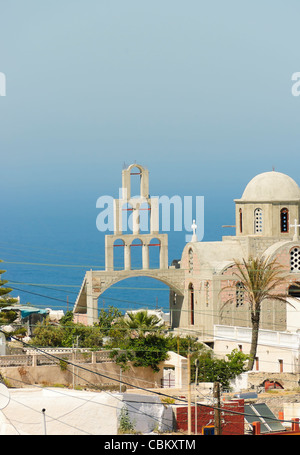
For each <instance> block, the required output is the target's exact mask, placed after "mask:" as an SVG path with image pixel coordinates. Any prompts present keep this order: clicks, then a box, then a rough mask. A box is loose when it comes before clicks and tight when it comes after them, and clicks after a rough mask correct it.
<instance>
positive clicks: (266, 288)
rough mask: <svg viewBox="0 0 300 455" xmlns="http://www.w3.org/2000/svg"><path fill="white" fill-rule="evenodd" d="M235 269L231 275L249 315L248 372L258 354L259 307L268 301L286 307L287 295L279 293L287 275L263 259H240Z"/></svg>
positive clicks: (274, 263)
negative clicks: (239, 288) (250, 331)
mask: <svg viewBox="0 0 300 455" xmlns="http://www.w3.org/2000/svg"><path fill="white" fill-rule="evenodd" d="M234 265H235V266H236V268H237V272H234V274H233V275H234V276H235V277H236V279H237V281H238V282H239V283H240V285H241V289H242V290H243V293H244V302H247V303H248V305H249V311H250V315H251V325H252V337H251V347H250V358H249V362H248V366H247V369H248V370H249V371H251V370H252V368H253V365H254V359H255V357H256V351H257V343H258V332H259V325H260V315H261V308H262V304H263V303H264V302H265V301H266V300H270V299H272V300H277V301H280V302H284V303H287V293H282V292H279V291H278V289H280V287H281V286H282V285H284V284H286V273H285V272H284V269H283V267H282V266H281V265H280V264H278V263H277V262H276V260H275V259H274V260H271V261H269V259H268V258H264V257H263V256H262V257H258V258H253V257H249V259H248V260H247V261H246V260H245V259H242V261H237V260H234ZM235 285H236V283H234V284H232V285H228V286H225V288H223V289H222V291H223V290H225V289H228V288H232V287H234V286H235ZM231 301H232V297H231V298H229V299H228V300H227V301H226V302H225V303H224V304H223V305H222V308H223V307H224V306H225V305H226V304H228V303H229V302H231Z"/></svg>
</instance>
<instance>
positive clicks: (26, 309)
mask: <svg viewBox="0 0 300 455" xmlns="http://www.w3.org/2000/svg"><path fill="white" fill-rule="evenodd" d="M1 311H20V312H21V318H22V319H24V318H26V317H27V316H29V315H30V314H33V313H37V314H48V313H49V311H48V310H44V309H41V308H36V307H33V306H29V305H10V306H6V307H4V308H1Z"/></svg>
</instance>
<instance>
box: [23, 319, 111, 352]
mask: <svg viewBox="0 0 300 455" xmlns="http://www.w3.org/2000/svg"><path fill="white" fill-rule="evenodd" d="M70 313H72V312H67V313H66V315H65V317H64V318H62V319H61V321H60V324H58V325H57V324H55V325H53V324H51V323H50V321H49V318H46V319H45V320H44V321H43V322H40V323H38V324H37V325H36V327H35V329H34V332H33V338H32V340H31V344H32V345H34V346H39V347H69V348H71V347H73V346H74V345H76V346H77V341H78V347H82V348H92V349H99V348H100V347H102V344H103V337H102V334H101V331H100V329H99V327H97V326H85V325H83V324H76V323H74V322H73V317H72V314H70Z"/></svg>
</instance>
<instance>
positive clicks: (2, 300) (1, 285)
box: [0, 260, 18, 324]
mask: <svg viewBox="0 0 300 455" xmlns="http://www.w3.org/2000/svg"><path fill="white" fill-rule="evenodd" d="M0 262H3V261H2V260H0ZM5 272H6V270H0V310H1V312H0V324H10V323H11V322H13V321H14V320H15V319H16V318H17V316H18V314H17V313H16V312H15V311H13V310H5V311H2V310H3V309H5V307H7V306H10V305H13V304H15V303H17V302H18V299H16V298H14V297H11V295H10V293H11V291H12V289H11V288H9V287H6V286H5V285H6V284H7V283H8V281H7V280H3V278H2V275H3V273H5Z"/></svg>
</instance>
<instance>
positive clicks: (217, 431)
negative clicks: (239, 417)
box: [214, 382, 222, 435]
mask: <svg viewBox="0 0 300 455" xmlns="http://www.w3.org/2000/svg"><path fill="white" fill-rule="evenodd" d="M214 398H215V400H214V403H215V434H216V435H221V434H222V427H221V397H220V383H219V382H214Z"/></svg>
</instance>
